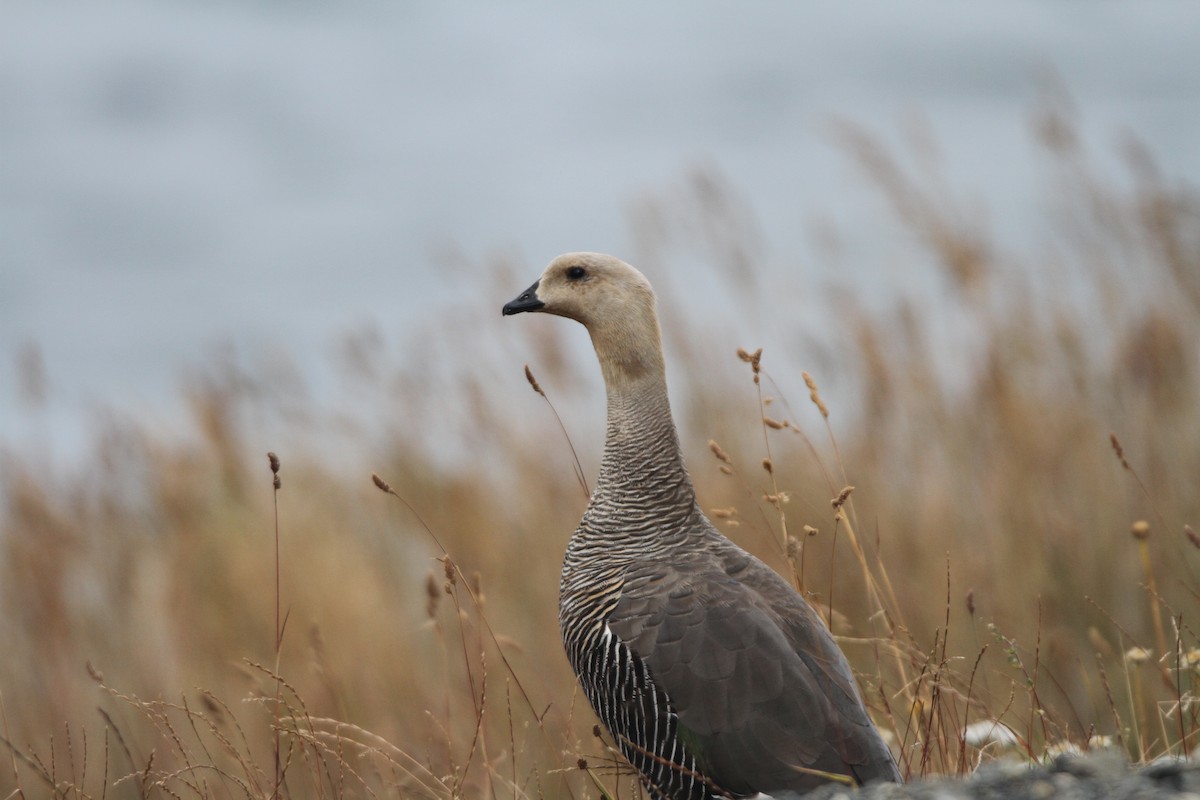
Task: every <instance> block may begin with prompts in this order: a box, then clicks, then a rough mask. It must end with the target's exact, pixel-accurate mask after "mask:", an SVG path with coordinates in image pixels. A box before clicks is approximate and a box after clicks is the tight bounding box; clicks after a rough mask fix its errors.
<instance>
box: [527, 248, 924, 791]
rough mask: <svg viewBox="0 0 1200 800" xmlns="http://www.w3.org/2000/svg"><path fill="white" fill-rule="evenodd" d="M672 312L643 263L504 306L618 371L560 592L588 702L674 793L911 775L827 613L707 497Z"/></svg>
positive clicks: (600, 266)
mask: <svg viewBox="0 0 1200 800" xmlns="http://www.w3.org/2000/svg"><path fill="white" fill-rule="evenodd" d="M654 303H655V301H654V292H653V290H652V289H651V288H650V284H649V282H647V281H646V279H645V277H643V276H642V274H641V273H640V272H638V271H637V270H635V269H634V268H633V267H630V266H629V265H628V264H625V263H623V262H621V261H619V260H618V259H615V258H613V257H611V256H604V255H599V254H594V253H570V254H567V255H565V256H560V257H559V258H557V259H555V260H554V262H552V263H551V264H550V266H549V267H547V269H546V271H545V272H544V273H543V275H542V277H541V279H540V280H539V281H538V283H535V284H534V285H533V286H532V287H531V288H530V289H529V290H527V291H526V292H524V293H523V294H522V295H520V296H519V297H518V298H517V299H516V300H514V301H512V302H511V303H509V304H507V305H506V306H505V307H504V313H505V314H506V315H507V314H515V313H518V312H522V311H544V312H548V313H552V314H558V315H561V316H566V317H569V318H572V319H575V320H578V321H579V322H581V323H583V324H584V325H585V326H586V327H587V329H588V331H589V333H590V334H591V336H592V342H593V344H594V346H595V349H596V354H597V356H598V358H599V360H600V366H601V370H602V371H603V373H604V381H605V387H606V390H607V394H608V428H607V433H606V438H605V446H604V457H603V460H602V462H601V466H600V475H599V478H598V479H597V482H596V488H595V491H594V492H593V493H592V497H591V501H590V503H589V504H588V508H587V511H586V512H585V513H584V516H583V519H582V520H581V521H580V524H579V528H578V530H576V532H575V534H574V535H573V536H572V537H571V541H570V543H569V544H568V545H567V552H566V556H565V558H564V560H563V571H562V578H561V582H560V585H559V597H560V600H559V624H560V627H561V632H562V637H563V643H564V645H565V647H566V651H567V657H568V660H569V661H570V662H571V666H572V668H573V669H574V670H575V673H576V674H577V675H578V676H579V681H580V684H581V685H582V687H583V690H584V694H585V695H586V696H587V698H588V701H589V702H590V703H591V704H592V707H593V708H594V709H595V710H596V713H597V715H598V716H599V717H600V719H601V721H602V722H603V723H604V725H605V726H606V727H607V728H608V729H609V731H610V732H611V734H612V735H613V737H614V739H615V740H616V743H617V745H618V747H620V749H621V752H622V753H623V754H624V755H625V757H626V759H627V760H628V761H629V762H630V764H632V765H633V766H634V767H635V768H636V769H637V770H638V772H639V773H640V774H641V776H642V780H643V783H644V784H645V786H646V787H647V789H648V790H649V791H650V793H651V794H652V795H653V796H654V797H656V798H664V799H667V800H677V799H686V800H693V799H695V800H700V799H702V798H716V797H749V796H752V795H756V794H760V793H761V794H763V795H770V796H773V797H776V798H780V799H781V798H785V797H789V796H792V797H794V796H796V795H797V793H802V792H804V791H807V790H809V789H811V788H813V787H815V786H817V785H819V784H820V783H822V782H823V781H824V780H826V778H824V777H821V775H820V774H819V773H830V774H839V775H845V776H848V777H850V778H851V779H853V780H855V781H857V782H860V783H861V782H866V781H868V780H872V779H883V780H893V781H898V780H900V775H899V772H898V770H897V768H896V765H895V762H894V760H893V759H892V756H891V753H890V752H889V751H888V749H887V747H886V745H884V743H883V741H882V739H881V738H880V737H879V734H878V732H877V731H876V730H875V728H874V727H873V725H872V724H871V721H870V719H869V717H868V716H867V713H866V709H865V707H864V706H863V702H862V698H861V697H860V695H859V692H858V688H857V685H856V684H855V681H854V677H853V673H852V672H851V670H850V667H849V664H847V662H846V660H845V657H844V656H843V655H842V653H841V651H840V650H839V649H838V648H837V645H836V644H835V643H834V641H833V638H832V637H831V636H830V635H829V632H828V631H827V630H826V629H825V627H824V626H823V624H822V623H821V621H820V619H819V617H818V616H817V615H816V613H815V612H814V611H813V609H812V607H811V606H810V605H809V604H808V603H807V602H805V601H804V600H803V599H802V598H801V597H800V596H799V595H798V594H797V593H796V592H795V590H793V589H792V587H791V586H790V585H789V584H788V583H787V582H786V581H784V580H783V579H782V578H781V577H779V575H777V574H776V573H775V572H774V571H773V570H771V569H770V568H769V567H767V566H766V565H764V564H763V563H762V562H761V561H759V560H758V559H756V558H754V557H753V556H751V555H750V554H749V553H746V552H745V551H744V550H742V549H741V548H739V547H738V546H737V545H735V544H733V542H731V541H729V540H728V539H727V538H725V536H723V535H722V534H721V533H720V532H719V531H717V530H716V528H714V527H713V526H712V524H711V523H709V521H708V520H707V519H706V518H705V517H704V515H703V513H702V512H701V511H700V508H699V506H698V505H697V504H696V498H695V491H694V490H693V488H692V483H691V479H690V478H689V477H688V474H687V471H686V469H685V468H684V465H683V459H682V456H681V454H680V450H679V442H678V437H677V434H676V431H675V425H674V422H673V421H672V418H671V410H670V403H669V401H668V399H667V388H666V378H665V369H664V366H663V359H662V344H661V334H660V332H659V329H658V317H657V312H656V310H655V306H654Z"/></svg>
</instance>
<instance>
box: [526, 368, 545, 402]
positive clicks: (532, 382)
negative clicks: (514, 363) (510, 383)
mask: <svg viewBox="0 0 1200 800" xmlns="http://www.w3.org/2000/svg"><path fill="white" fill-rule="evenodd" d="M525 380H527V381H529V385H530V386H532V387H533V390H534V391H535V392H537V393H538V394H540V395H541V396H542V397H545V396H546V393H545V392H543V391H542V386H541V384H539V383H538V382H537V378H535V377H533V370H531V369H530V368H529V365H528V364H526V365H525Z"/></svg>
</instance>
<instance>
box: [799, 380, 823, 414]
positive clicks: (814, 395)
mask: <svg viewBox="0 0 1200 800" xmlns="http://www.w3.org/2000/svg"><path fill="white" fill-rule="evenodd" d="M800 377H802V378H804V385H805V386H807V387H808V398H809V399H810V400H812V402H813V405H815V406H816V407H817V410H818V411H820V412H821V416H822V417H824V418H825V419H829V409H828V408H826V407H825V401H824V400H822V399H821V393H820V392H818V391H817V382H816V381H814V380H813V377H812V375H809V374H808V373H807V372H801V373H800Z"/></svg>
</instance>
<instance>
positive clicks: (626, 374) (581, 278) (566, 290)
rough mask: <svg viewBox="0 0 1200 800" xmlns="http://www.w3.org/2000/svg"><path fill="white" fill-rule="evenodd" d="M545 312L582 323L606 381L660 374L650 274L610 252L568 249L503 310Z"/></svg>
mask: <svg viewBox="0 0 1200 800" xmlns="http://www.w3.org/2000/svg"><path fill="white" fill-rule="evenodd" d="M522 311H541V312H545V313H548V314H557V315H558V316H561V317H568V318H570V319H573V320H576V321H578V322H581V323H583V325H584V327H586V328H587V329H588V332H589V333H591V335H592V344H593V345H594V346H595V348H596V355H597V356H598V357H599V359H600V366H601V368H602V369H603V370H604V377H605V380H607V381H610V382H611V381H614V380H615V381H622V382H623V381H628V380H632V379H636V378H640V377H642V376H644V375H646V374H655V375H658V376H661V375H662V373H663V366H662V337H661V334H660V333H659V328H658V314H657V312H656V310H655V299H654V289H652V288H651V286H650V281H648V280H646V276H644V275H642V273H640V272H638V271H637V270H636V269H634V268H633V267H631V266H630V265H628V264H626V263H625V262H624V261H621V260H620V259H619V258H615V257H613V256H609V255H603V254H601V253H567V254H565V255H561V256H559V257H558V258H556V259H554V260H553V261H551V262H550V266H548V267H546V270H545V272H543V273H542V277H541V278H540V279H538V282H537V283H535V284H534V285H533V286H531V287H530V288H529V289H528V290H527V291H525V292H524V293H522V294H521V295H520V296H519V297H518V298H517V299H516V300H513V301H512V302H511V303H509V304H508V305H506V306H505V307H504V313H505V314H506V315H508V314H517V313H520V312H522Z"/></svg>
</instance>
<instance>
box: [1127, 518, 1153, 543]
mask: <svg viewBox="0 0 1200 800" xmlns="http://www.w3.org/2000/svg"><path fill="white" fill-rule="evenodd" d="M1129 532H1130V533H1131V534H1133V538H1135V539H1137V540H1139V541H1145V540H1146V539H1149V538H1150V523H1149V522H1146V520H1144V519H1139V520H1138V521H1137V522H1135V523H1133V525H1132V526H1130V528H1129Z"/></svg>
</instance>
